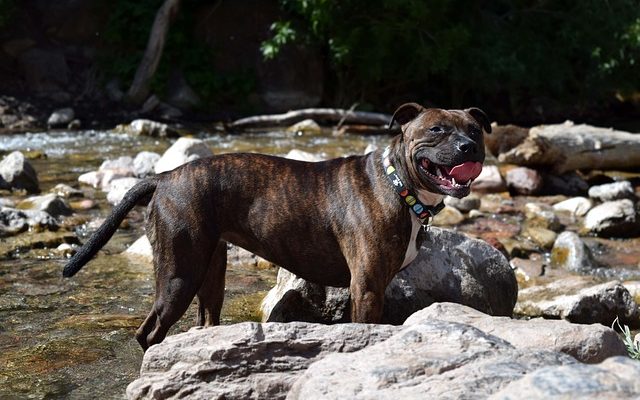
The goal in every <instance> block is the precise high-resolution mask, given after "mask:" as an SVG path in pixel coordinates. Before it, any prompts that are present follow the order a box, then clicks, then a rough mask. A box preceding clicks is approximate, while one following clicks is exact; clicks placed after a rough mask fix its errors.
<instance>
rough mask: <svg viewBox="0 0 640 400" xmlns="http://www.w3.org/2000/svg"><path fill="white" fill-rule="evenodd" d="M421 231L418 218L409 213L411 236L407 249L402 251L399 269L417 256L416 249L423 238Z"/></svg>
mask: <svg viewBox="0 0 640 400" xmlns="http://www.w3.org/2000/svg"><path fill="white" fill-rule="evenodd" d="M423 233H424V232H423V229H422V224H421V223H420V220H418V218H417V217H416V216H415V215H413V213H411V236H410V237H409V244H408V245H407V250H406V251H405V253H404V260H403V261H402V266H401V267H400V269H404V268H405V267H406V266H407V265H409V264H410V263H411V261H413V260H414V259H415V258H416V257H417V256H418V250H419V249H420V246H421V245H422V241H423V240H424V235H423Z"/></svg>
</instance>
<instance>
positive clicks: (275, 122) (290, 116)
mask: <svg viewBox="0 0 640 400" xmlns="http://www.w3.org/2000/svg"><path fill="white" fill-rule="evenodd" d="M305 119H312V120H314V121H316V122H317V123H319V124H323V125H332V124H338V123H342V124H349V125H376V126H384V125H387V124H389V121H390V120H391V115H388V114H381V113H374V112H367V111H352V110H344V109H339V108H304V109H300V110H293V111H289V112H286V113H284V114H272V115H256V116H253V117H247V118H242V119H239V120H236V121H234V122H232V123H231V124H229V125H227V128H229V129H231V130H243V129H256V128H274V127H283V126H289V125H293V124H295V123H296V122H300V121H302V120H305Z"/></svg>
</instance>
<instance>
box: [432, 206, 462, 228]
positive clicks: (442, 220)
mask: <svg viewBox="0 0 640 400" xmlns="http://www.w3.org/2000/svg"><path fill="white" fill-rule="evenodd" d="M462 221H464V215H462V213H461V212H460V211H458V210H457V209H456V208H453V207H451V206H445V207H444V208H443V209H442V210H441V211H440V212H439V213H438V214H436V216H435V217H433V219H432V220H431V223H432V224H433V225H435V226H447V225H449V226H451V225H458V224H459V223H461V222H462Z"/></svg>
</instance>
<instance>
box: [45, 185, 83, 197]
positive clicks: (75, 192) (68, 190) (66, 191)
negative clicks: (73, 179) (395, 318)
mask: <svg viewBox="0 0 640 400" xmlns="http://www.w3.org/2000/svg"><path fill="white" fill-rule="evenodd" d="M49 192H50V193H53V194H55V195H56V196H59V197H63V198H65V199H68V198H72V197H74V198H77V197H84V192H83V191H82V190H79V189H76V188H73V187H71V186H69V185H67V184H64V183H59V184H57V185H55V186H54V187H53V188H51V190H49Z"/></svg>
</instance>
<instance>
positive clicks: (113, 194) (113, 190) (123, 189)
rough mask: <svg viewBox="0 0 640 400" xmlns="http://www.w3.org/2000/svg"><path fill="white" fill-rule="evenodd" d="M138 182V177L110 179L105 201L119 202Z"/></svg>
mask: <svg viewBox="0 0 640 400" xmlns="http://www.w3.org/2000/svg"><path fill="white" fill-rule="evenodd" d="M138 182H140V179H138V178H131V177H129V178H119V179H114V180H112V181H111V184H110V185H109V193H107V201H108V202H109V203H110V204H113V205H116V204H118V203H120V202H121V201H122V199H123V198H124V195H125V194H127V192H128V191H129V189H131V188H132V187H133V186H134V185H135V184H136V183H138Z"/></svg>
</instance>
